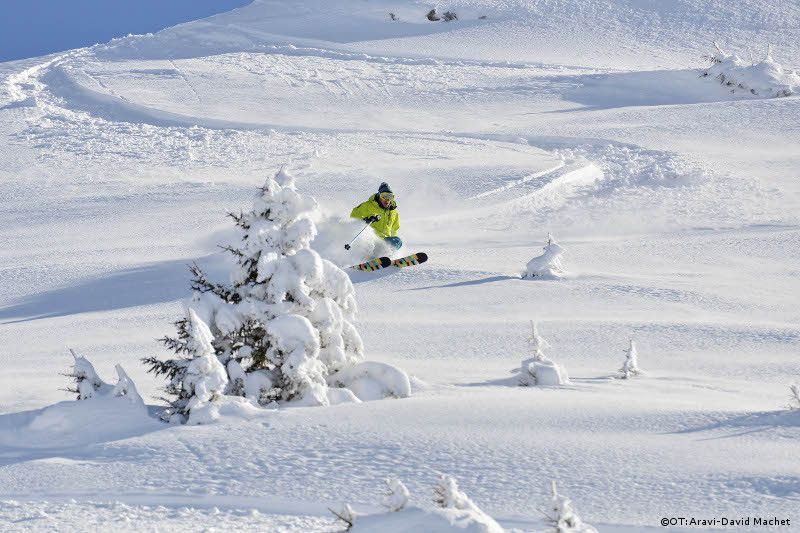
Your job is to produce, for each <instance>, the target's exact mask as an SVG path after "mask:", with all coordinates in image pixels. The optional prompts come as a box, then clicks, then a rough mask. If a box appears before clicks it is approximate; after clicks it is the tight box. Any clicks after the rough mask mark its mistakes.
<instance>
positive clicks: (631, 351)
mask: <svg viewBox="0 0 800 533" xmlns="http://www.w3.org/2000/svg"><path fill="white" fill-rule="evenodd" d="M622 351H623V352H625V361H624V362H623V363H622V368H620V369H619V371H620V372H621V373H622V376H620V377H621V378H622V379H630V378H632V377H633V376H638V375H639V374H641V373H642V370H641V369H640V368H639V352H637V351H636V343H635V342H633V339H631V341H630V345H629V346H628V349H627V350H622Z"/></svg>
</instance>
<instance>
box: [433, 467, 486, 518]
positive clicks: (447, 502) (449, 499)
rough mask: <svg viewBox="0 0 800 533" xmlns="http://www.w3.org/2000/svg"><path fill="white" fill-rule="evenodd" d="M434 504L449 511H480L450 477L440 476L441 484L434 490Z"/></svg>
mask: <svg viewBox="0 0 800 533" xmlns="http://www.w3.org/2000/svg"><path fill="white" fill-rule="evenodd" d="M434 493H435V495H434V498H433V503H435V504H436V505H438V506H439V507H442V508H445V509H448V508H453V509H461V510H468V511H475V510H477V511H480V509H479V508H478V506H477V505H475V504H474V503H473V502H472V500H470V499H469V497H468V496H467V495H466V494H465V493H463V492H462V491H460V490H459V489H458V483H456V480H455V479H453V478H452V477H450V476H446V475H444V474H439V484H438V485H436V488H435V489H434Z"/></svg>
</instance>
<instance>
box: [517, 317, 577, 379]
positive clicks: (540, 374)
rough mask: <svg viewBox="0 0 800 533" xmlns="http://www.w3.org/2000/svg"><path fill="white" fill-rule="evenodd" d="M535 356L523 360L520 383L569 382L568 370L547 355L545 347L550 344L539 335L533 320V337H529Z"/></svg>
mask: <svg viewBox="0 0 800 533" xmlns="http://www.w3.org/2000/svg"><path fill="white" fill-rule="evenodd" d="M529 344H530V346H531V351H532V352H533V357H531V358H530V359H526V360H524V361H522V365H521V368H520V371H519V384H520V386H522V387H533V386H537V385H538V386H544V385H566V384H568V383H569V376H568V375H567V371H566V370H565V369H564V368H563V367H561V366H560V365H558V364H556V363H555V362H554V361H553V360H551V359H548V358H547V357H545V355H544V352H542V349H543V348H547V347H548V344H547V341H545V340H544V338H543V337H542V336H541V335H539V330H538V328H537V327H536V323H535V322H533V321H531V337H530V339H529Z"/></svg>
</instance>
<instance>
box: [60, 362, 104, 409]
mask: <svg viewBox="0 0 800 533" xmlns="http://www.w3.org/2000/svg"><path fill="white" fill-rule="evenodd" d="M70 353H72V358H73V359H74V364H73V366H72V373H71V374H67V375H68V376H69V377H71V378H73V379H74V380H75V388H74V389H67V390H68V391H69V392H73V393H75V394H77V396H78V400H87V399H89V398H93V397H94V395H95V394H96V393H97V391H99V390H100V389H101V388H103V387H106V386H107V385H106V383H105V382H104V381H103V380H102V379H100V376H98V375H97V372H96V371H95V369H94V366H92V363H90V362H89V360H88V359H86V358H85V357H82V356H80V355H77V354H75V352H73V351H72V350H70Z"/></svg>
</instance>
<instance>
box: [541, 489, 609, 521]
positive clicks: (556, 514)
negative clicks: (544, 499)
mask: <svg viewBox="0 0 800 533" xmlns="http://www.w3.org/2000/svg"><path fill="white" fill-rule="evenodd" d="M550 490H551V492H552V500H551V501H550V506H549V507H546V508H545V509H542V513H543V514H544V516H545V520H546V521H547V523H548V525H550V526H552V527H553V529H552V530H551V531H552V532H553V533H597V529H595V528H594V527H592V526H590V525H589V524H584V523H583V521H582V520H581V518H580V517H579V516H578V514H577V513H576V512H575V509H573V508H572V503H571V502H570V501H569V498H567V497H566V496H562V495H561V494H559V493H558V491H557V490H556V482H555V481H552V482H551V484H550Z"/></svg>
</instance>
